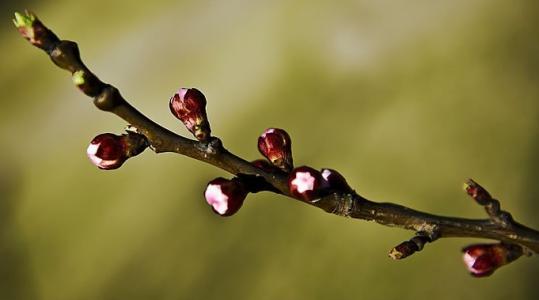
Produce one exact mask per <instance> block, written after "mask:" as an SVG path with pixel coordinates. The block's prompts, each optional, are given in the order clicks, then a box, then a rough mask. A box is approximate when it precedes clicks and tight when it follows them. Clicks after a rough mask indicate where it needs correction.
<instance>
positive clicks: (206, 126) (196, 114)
mask: <svg viewBox="0 0 539 300" xmlns="http://www.w3.org/2000/svg"><path fill="white" fill-rule="evenodd" d="M169 107H170V111H171V112H172V114H173V115H174V116H175V117H176V118H178V119H179V120H180V121H182V122H183V124H184V125H185V126H186V127H187V130H189V131H190V132H191V133H192V134H193V135H194V136H195V137H196V138H197V140H199V141H205V140H208V139H209V138H210V136H211V129H210V123H209V122H208V117H207V115H206V97H204V94H202V92H200V91H199V90H197V89H195V88H191V89H186V88H181V89H179V90H178V91H177V92H176V94H174V96H172V98H170V103H169Z"/></svg>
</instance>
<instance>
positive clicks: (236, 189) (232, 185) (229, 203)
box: [204, 177, 247, 217]
mask: <svg viewBox="0 0 539 300" xmlns="http://www.w3.org/2000/svg"><path fill="white" fill-rule="evenodd" d="M204 197H205V198H206V202H207V203H208V204H209V205H211V207H212V209H213V211H214V212H215V213H216V214H218V215H220V216H224V217H226V216H231V215H233V214H235V213H236V212H237V211H238V210H239V209H240V208H241V206H242V205H243V201H244V200H245V197H247V190H246V189H245V188H244V186H243V184H242V183H241V182H240V181H239V180H237V179H236V178H235V179H232V180H229V179H225V178H222V177H218V178H215V179H214V180H212V181H210V182H209V183H208V186H207V187H206V191H205V192H204Z"/></svg>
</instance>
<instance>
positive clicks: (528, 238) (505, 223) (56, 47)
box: [16, 13, 539, 259]
mask: <svg viewBox="0 0 539 300" xmlns="http://www.w3.org/2000/svg"><path fill="white" fill-rule="evenodd" d="M20 16H21V15H19V16H18V17H17V20H18V19H19V17H20ZM26 18H27V19H26V21H27V23H28V24H29V25H28V24H23V23H24V22H22V23H21V22H19V24H17V22H16V25H17V27H18V29H19V31H20V32H21V34H22V35H23V36H24V37H25V38H27V39H28V40H29V41H30V42H31V43H32V44H33V45H35V46H37V47H39V48H41V49H43V50H44V51H45V52H46V53H47V54H48V55H49V56H50V58H51V59H52V61H53V62H54V63H55V64H56V65H57V66H59V67H60V68H62V69H65V70H67V71H69V72H71V74H72V76H73V79H74V82H75V84H76V85H77V86H78V87H79V88H80V89H81V91H82V92H84V93H85V94H86V95H88V96H90V97H93V98H94V104H95V105H96V106H97V107H98V108H99V109H101V110H103V111H108V112H111V113H113V114H115V115H117V116H119V117H120V118H122V119H123V120H125V121H126V122H128V123H129V124H131V125H132V126H134V127H136V128H137V130H138V133H140V134H142V135H144V136H145V137H146V138H147V140H148V142H149V145H150V147H151V149H152V150H153V151H155V152H156V153H162V152H175V153H178V154H182V155H185V156H188V157H191V158H193V159H196V160H199V161H203V162H206V163H208V164H211V165H214V166H216V167H218V168H220V169H223V170H225V171H227V172H229V173H231V174H234V175H236V176H240V177H242V176H243V177H244V178H246V179H249V178H250V179H251V180H252V179H253V178H258V179H257V180H259V179H262V180H263V181H264V182H263V184H260V185H259V187H262V188H259V189H258V190H270V191H273V192H276V193H280V194H282V195H284V196H288V197H289V198H290V199H293V200H296V201H301V200H299V199H297V198H294V197H293V196H292V194H291V192H290V190H289V188H288V176H287V174H286V173H285V172H268V171H265V170H263V169H261V168H258V167H256V166H254V165H253V164H251V163H250V162H248V161H246V160H244V159H242V158H240V157H238V156H236V155H234V154H232V153H230V152H229V151H227V150H226V148H225V147H224V146H223V144H222V142H221V140H220V139H219V138H217V137H209V138H208V139H205V140H204V141H195V140H191V139H187V138H185V137H182V136H180V135H178V134H175V133H173V132H171V131H170V130H168V129H166V128H164V127H162V126H160V125H158V124H157V123H155V122H154V121H152V120H150V119H149V118H147V117H146V116H144V115H143V114H142V113H140V112H139V111H138V110H137V109H135V108H134V107H133V106H131V105H130V104H129V103H128V102H127V101H126V100H125V99H124V98H123V97H122V96H121V94H120V92H119V91H118V89H116V88H115V87H113V86H111V85H109V84H107V83H104V82H102V81H101V80H99V79H98V78H97V77H96V76H95V75H94V74H93V73H91V71H90V70H89V69H88V68H87V67H86V66H85V65H84V63H83V62H82V60H81V58H80V55H79V50H78V47H77V44H76V43H75V42H71V41H66V40H60V39H59V38H57V37H56V35H55V34H54V33H53V32H52V31H50V30H49V29H47V28H46V27H45V26H44V25H43V24H42V23H41V22H40V21H39V20H38V19H37V18H36V17H35V15H33V14H29V13H27V15H26ZM23 21H24V20H23ZM21 24H22V25H21ZM29 31H31V32H29ZM259 183H260V182H259ZM258 190H257V191H258ZM466 191H467V192H468V194H469V195H470V196H472V197H473V198H474V199H475V200H476V201H477V202H478V203H479V204H480V205H483V206H484V207H485V209H486V211H487V214H488V215H489V219H465V218H455V217H444V216H438V215H433V214H429V213H425V212H420V211H417V210H413V209H411V208H408V207H404V206H401V205H397V204H392V203H377V202H373V201H370V200H367V199H365V198H363V197H361V196H359V195H358V194H357V193H355V192H354V191H349V192H344V193H343V192H333V193H331V194H329V195H326V196H324V197H322V198H320V199H316V200H315V201H304V202H305V203H307V204H310V205H312V206H316V207H319V208H321V209H323V210H324V211H326V212H329V213H333V214H336V215H339V216H344V217H349V218H355V219H362V220H367V221H375V222H377V223H379V224H382V225H386V226H392V227H399V228H403V229H408V230H413V231H415V232H416V233H417V235H416V236H415V237H414V238H412V239H411V240H409V241H406V242H404V243H401V244H400V245H398V246H397V247H395V248H394V249H392V251H391V253H390V256H392V257H393V258H398V259H400V258H404V257H406V256H408V255H411V254H412V253H414V252H416V251H420V250H421V249H422V248H423V246H424V245H425V244H426V243H428V242H433V241H434V240H436V239H440V238H447V237H475V238H488V239H493V240H497V241H500V242H503V243H507V244H514V245H519V246H521V247H522V249H524V250H526V251H528V252H530V250H531V251H532V252H535V253H539V231H536V230H534V229H531V228H528V227H526V226H524V225H521V224H519V223H517V222H515V221H514V220H513V218H512V217H511V215H510V214H509V213H507V212H505V211H502V210H500V204H499V202H498V201H497V200H494V199H493V198H492V197H491V196H490V194H488V192H486V190H485V189H484V188H482V187H481V186H479V185H478V184H477V183H475V182H474V181H471V180H470V181H468V183H467V185H466Z"/></svg>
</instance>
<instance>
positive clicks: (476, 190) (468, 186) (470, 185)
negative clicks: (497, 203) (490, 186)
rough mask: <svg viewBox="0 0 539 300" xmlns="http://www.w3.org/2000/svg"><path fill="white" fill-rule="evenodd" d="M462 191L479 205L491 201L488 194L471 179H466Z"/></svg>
mask: <svg viewBox="0 0 539 300" xmlns="http://www.w3.org/2000/svg"><path fill="white" fill-rule="evenodd" d="M464 190H465V191H466V193H467V194H468V195H469V196H470V197H472V198H473V199H474V200H475V201H476V202H477V203H478V204H480V205H486V204H487V203H488V202H489V201H490V200H492V196H490V194H489V192H487V190H485V189H484V188H483V187H482V186H480V185H479V184H478V183H477V182H475V181H473V180H472V179H468V180H467V181H466V182H465V183H464Z"/></svg>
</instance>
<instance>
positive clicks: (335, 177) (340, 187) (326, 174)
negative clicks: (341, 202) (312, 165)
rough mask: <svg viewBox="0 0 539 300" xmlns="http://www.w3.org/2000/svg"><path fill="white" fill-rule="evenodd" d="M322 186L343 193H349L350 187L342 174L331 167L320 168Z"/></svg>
mask: <svg viewBox="0 0 539 300" xmlns="http://www.w3.org/2000/svg"><path fill="white" fill-rule="evenodd" d="M320 171H321V174H322V179H323V180H322V188H324V189H327V190H328V191H338V192H343V193H349V192H351V191H352V188H350V186H349V185H348V183H347V182H346V179H345V178H344V176H342V175H341V174H340V173H339V172H337V171H335V170H333V169H322V170H320Z"/></svg>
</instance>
